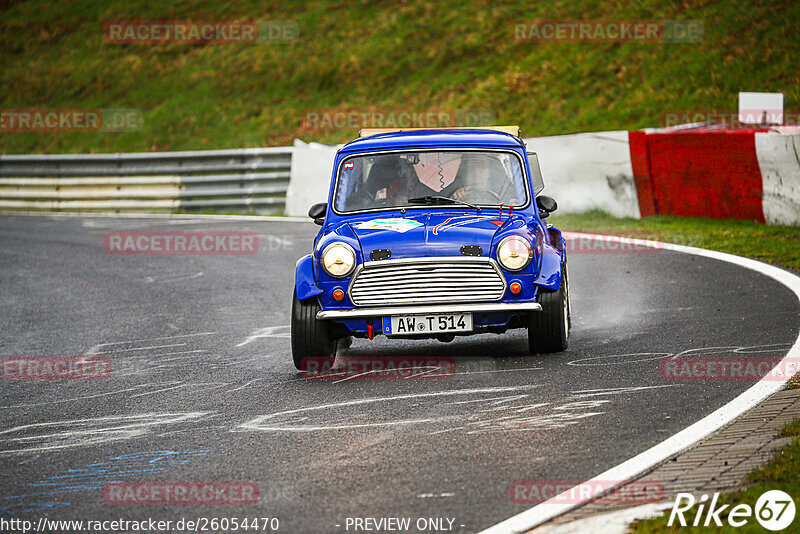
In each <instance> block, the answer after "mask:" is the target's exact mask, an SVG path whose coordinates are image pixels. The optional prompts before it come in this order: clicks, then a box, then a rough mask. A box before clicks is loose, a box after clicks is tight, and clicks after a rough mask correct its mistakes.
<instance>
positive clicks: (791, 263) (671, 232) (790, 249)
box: [548, 211, 800, 271]
mask: <svg viewBox="0 0 800 534" xmlns="http://www.w3.org/2000/svg"><path fill="white" fill-rule="evenodd" d="M548 221H550V222H552V223H553V224H555V225H556V226H557V227H559V228H561V229H562V230H568V231H573V232H578V231H582V232H597V233H604V234H614V235H622V236H627V237H636V238H640V239H653V240H657V241H665V242H668V243H677V244H680V245H691V246H693V247H700V248H707V249H711V250H718V251H720V252H729V253H731V254H738V255H740V256H746V257H749V258H754V259H757V260H761V261H765V262H768V263H773V264H775V265H779V266H781V267H786V268H788V269H794V270H796V271H800V228H796V227H791V226H767V225H764V224H760V223H756V222H750V221H733V220H725V221H721V220H715V219H690V218H680V217H665V216H656V217H645V218H643V219H631V218H624V219H617V218H615V217H612V216H611V215H608V214H606V213H603V212H599V211H594V212H590V213H583V214H578V215H553V216H552V217H551V218H549V219H548Z"/></svg>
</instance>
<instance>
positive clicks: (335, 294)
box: [333, 289, 344, 300]
mask: <svg viewBox="0 0 800 534" xmlns="http://www.w3.org/2000/svg"><path fill="white" fill-rule="evenodd" d="M333 298H334V300H342V299H343V298H344V291H342V290H341V289H334V290H333Z"/></svg>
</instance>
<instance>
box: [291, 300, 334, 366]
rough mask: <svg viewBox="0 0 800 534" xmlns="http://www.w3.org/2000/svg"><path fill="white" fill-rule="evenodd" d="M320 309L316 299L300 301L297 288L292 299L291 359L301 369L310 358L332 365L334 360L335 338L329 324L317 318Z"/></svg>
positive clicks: (322, 363) (306, 364)
mask: <svg viewBox="0 0 800 534" xmlns="http://www.w3.org/2000/svg"><path fill="white" fill-rule="evenodd" d="M319 310H320V307H319V303H318V302H317V299H313V298H312V299H308V300H305V301H301V300H299V299H298V298H297V290H296V289H295V291H294V296H293V299H292V360H294V366H295V367H296V368H297V369H299V370H303V369H306V368H307V366H308V361H309V360H310V359H313V360H317V363H318V364H319V365H320V366H322V365H327V366H328V367H330V366H333V362H334V360H336V346H337V344H338V342H337V340H335V339H332V332H331V324H330V323H329V322H328V321H320V320H319V319H317V312H318V311H319Z"/></svg>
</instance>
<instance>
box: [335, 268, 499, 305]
mask: <svg viewBox="0 0 800 534" xmlns="http://www.w3.org/2000/svg"><path fill="white" fill-rule="evenodd" d="M505 289H506V282H505V279H504V278H503V276H502V275H501V274H500V270H499V269H498V268H497V265H496V264H495V262H494V261H493V260H491V259H489V258H460V257H455V258H414V259H408V260H383V261H370V262H367V263H365V264H363V265H362V266H360V267H359V269H358V270H357V271H356V274H355V275H354V276H353V281H352V283H351V284H350V290H349V291H350V298H351V299H352V301H353V304H355V305H356V306H386V305H396V304H423V303H424V304H429V303H436V302H443V303H445V302H483V301H495V300H500V298H502V296H503V293H504V292H505Z"/></svg>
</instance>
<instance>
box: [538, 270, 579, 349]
mask: <svg viewBox="0 0 800 534" xmlns="http://www.w3.org/2000/svg"><path fill="white" fill-rule="evenodd" d="M562 269H563V270H562V273H564V274H563V276H562V277H561V287H559V288H558V289H557V290H555V291H553V290H548V289H540V290H539V304H541V305H542V311H540V312H534V313H531V314H530V316H529V320H528V350H529V351H530V353H531V354H547V353H551V352H561V351H563V350H566V349H567V345H568V344H569V328H570V322H571V320H570V310H569V280H568V276H567V269H566V265H562Z"/></svg>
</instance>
